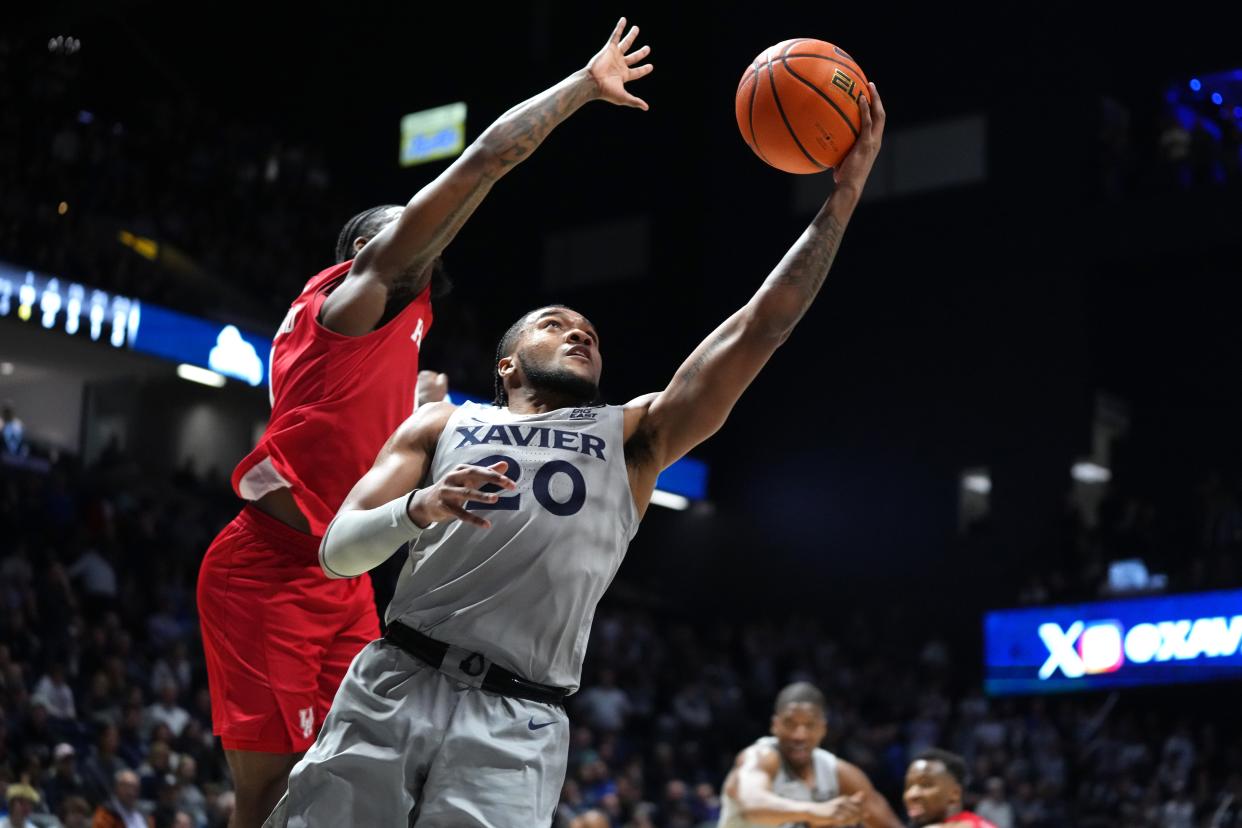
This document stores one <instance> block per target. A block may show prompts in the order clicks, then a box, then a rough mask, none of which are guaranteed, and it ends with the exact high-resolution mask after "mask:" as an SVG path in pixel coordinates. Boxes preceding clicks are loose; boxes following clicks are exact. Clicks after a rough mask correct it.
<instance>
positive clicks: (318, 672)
mask: <svg viewBox="0 0 1242 828" xmlns="http://www.w3.org/2000/svg"><path fill="white" fill-rule="evenodd" d="M198 614H199V623H200V625H201V626H202V632H203V651H204V655H205V656H206V660H207V679H208V683H209V685H210V687H211V716H212V724H213V730H214V731H215V733H216V734H217V735H218V736H219V737H220V740H221V742H223V744H224V749H225V750H252V751H262V752H265V753H300V752H302V751H304V750H306V749H307V748H309V747H310V746H311V744H312V743H314V741H315V735H316V734H317V733H318V732H319V727H320V725H322V724H323V720H324V717H325V716H326V715H327V713H328V708H330V707H331V706H332V697H333V696H334V695H336V688H337V686H338V685H339V684H340V683H341V679H342V677H344V675H345V671H346V670H347V669H348V668H349V664H350V662H351V661H353V658H354V656H355V655H357V654H358V651H359V650H361V649H362V648H363V647H364V646H365V645H366V644H368V643H369V642H371V641H374V640H375V639H377V638H379V634H380V631H379V618H378V616H377V614H376V610H375V595H374V593H373V592H372V590H371V579H370V577H369V576H366V575H364V576H362V577H361V578H352V579H348V580H331V579H329V578H328V577H327V576H326V575H324V574H323V570H321V569H320V568H319V538H317V537H315V536H313V535H307V534H305V533H303V532H299V531H298V530H296V529H294V528H292V527H290V526H286V525H285V524H283V523H281V522H280V521H278V520H276V519H275V518H273V517H271V516H269V515H266V514H264V513H263V512H260V511H259V510H258V509H256V508H254V507H253V506H246V507H245V508H244V509H242V511H241V514H239V515H238V516H237V517H236V518H234V519H233V521H232V522H231V523H229V525H228V526H225V527H224V529H222V530H221V532H220V534H219V535H217V536H216V539H215V540H214V541H212V543H211V546H210V547H208V549H207V554H206V555H205V556H204V557H203V563H202V566H201V568H200V569H199V573H198Z"/></svg>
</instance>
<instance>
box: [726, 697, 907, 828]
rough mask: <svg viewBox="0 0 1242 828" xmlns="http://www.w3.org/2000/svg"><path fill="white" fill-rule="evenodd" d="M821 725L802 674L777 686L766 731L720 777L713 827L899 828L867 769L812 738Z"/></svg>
mask: <svg viewBox="0 0 1242 828" xmlns="http://www.w3.org/2000/svg"><path fill="white" fill-rule="evenodd" d="M827 733H828V721H827V717H826V716H825V704H824V696H823V694H822V693H820V692H819V690H817V689H816V688H815V687H814V686H812V685H810V684H807V683H806V682H804V681H802V682H797V683H795V684H791V685H789V686H788V687H786V688H785V689H784V690H782V691H781V692H780V694H779V695H778V696H777V697H776V708H775V710H773V712H772V735H771V736H765V737H763V738H762V739H759V740H758V741H756V742H755V743H754V744H753V745H751V746H750V747H748V748H746V749H745V750H743V751H742V752H741V753H739V754H738V755H737V762H735V763H734V765H733V770H731V771H729V775H728V776H727V777H726V778H725V784H724V797H723V801H722V803H721V809H720V823H719V828H753V826H759V825H780V826H785V828H794V826H801V825H810V826H816V825H865V826H866V828H901V821H900V820H898V819H897V815H896V814H895V813H894V812H893V809H892V808H891V807H889V804H888V803H887V802H885V801H884V797H882V796H880V795H879V794H878V793H877V792H876V790H875V788H873V787H872V785H871V780H870V779H868V778H867V775H866V774H865V773H863V772H862V771H861V770H860V769H859V768H857V767H856V766H854V765H851V764H850V763H849V762H846V761H845V760H844V759H838V758H837V757H836V756H834V755H833V754H831V753H829V752H828V751H826V750H824V749H823V748H821V747H820V746H819V744H820V742H822V741H823V740H824V736H825V735H827Z"/></svg>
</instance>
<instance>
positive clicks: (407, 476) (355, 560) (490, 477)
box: [319, 402, 515, 578]
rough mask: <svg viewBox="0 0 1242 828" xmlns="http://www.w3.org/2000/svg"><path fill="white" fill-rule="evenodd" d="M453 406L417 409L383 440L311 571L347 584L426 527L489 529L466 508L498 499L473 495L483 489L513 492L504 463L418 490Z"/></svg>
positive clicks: (469, 469)
mask: <svg viewBox="0 0 1242 828" xmlns="http://www.w3.org/2000/svg"><path fill="white" fill-rule="evenodd" d="M453 408H454V406H453V405H452V403H448V402H436V403H431V404H429V405H426V406H422V407H420V408H419V409H418V410H417V411H415V412H414V414H412V415H411V416H410V417H409V419H407V420H406V421H405V422H404V423H402V424H401V426H400V427H399V428H398V429H397V430H396V431H395V432H393V435H392V436H391V437H389V438H388V442H387V443H385V444H384V447H383V448H382V449H380V453H379V456H378V457H376V458H375V465H373V466H372V467H371V470H370V471H368V472H367V473H366V474H365V475H363V477H362V479H361V480H359V481H358V482H357V483H356V484H355V485H354V488H353V489H352V490H350V492H349V496H348V497H346V498H345V502H344V503H342V504H341V508H340V510H339V511H338V512H337V513H336V517H335V518H334V519H333V520H332V523H330V524H328V529H327V531H325V532H324V535H323V541H322V542H321V543H320V544H319V565H320V567H321V568H322V569H323V571H324V574H326V575H327V576H328V577H329V578H355V577H357V576H359V575H361V574H362V573H364V572H367V571H369V570H371V569H374V568H375V567H377V566H379V565H380V564H381V563H383V562H384V561H386V560H388V558H389V556H391V555H392V553H393V552H395V551H397V549H398V548H399V547H400V546H401V545H402V544H404V543H406V542H408V541H410V540H413V539H414V538H416V537H418V535H419V533H421V532H422V530H423V529H426V528H427V527H428V526H430V525H431V524H432V523H436V522H438V521H446V520H464V521H466V522H468V523H473V524H475V525H476V526H482V527H483V528H487V527H488V526H490V524H489V523H488V522H487V521H486V520H483V519H482V518H480V517H478V516H477V515H475V514H473V513H471V512H469V511H467V510H466V504H467V503H468V502H470V501H477V502H480V503H495V502H496V500H497V498H498V495H497V494H494V493H485V492H482V491H480V490H481V489H482V488H483V487H484V486H486V485H488V484H494V485H497V486H499V487H501V488H503V489H513V488H514V487H515V484H514V483H513V481H512V480H510V479H509V478H507V477H505V475H504V473H505V471H506V469H507V466H506V464H504V463H497V464H495V465H493V466H488V467H486V468H484V467H482V466H467V465H464V464H463V465H459V466H457V467H456V468H455V469H453V470H452V471H451V472H449V473H448V474H446V475H444V477H443V478H441V479H440V480H438V481H436V482H435V483H433V484H431V485H429V486H426V487H424V488H422V489H416V487H417V486H418V485H419V484H420V483H422V482H423V481H424V478H426V476H427V472H428V470H429V469H430V468H431V461H432V459H433V458H434V457H435V450H436V441H438V440H439V439H440V433H441V432H442V431H443V430H444V426H445V424H446V423H447V422H448V418H449V416H450V415H451V414H452V413H453Z"/></svg>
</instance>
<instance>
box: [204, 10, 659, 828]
mask: <svg viewBox="0 0 1242 828" xmlns="http://www.w3.org/2000/svg"><path fill="white" fill-rule="evenodd" d="M637 33H638V30H637V28H633V29H631V30H630V31H629V32H628V33H626V32H625V21H624V20H622V21H621V22H619V23H618V24H617V26H616V29H615V30H614V32H613V33H612V36H611V37H609V38H608V41H607V43H606V44H605V45H604V47H603V48H602V49H601V50H600V51H599V52H598V53H597V54H596V55H595V56H594V57H593V58H591V60H590V62H589V63H588V64H587V65H586V67H585V68H583V69H581V70H580V71H578V72H575V73H574V74H573V75H571V76H569V77H568V78H566V79H565V80H563V81H561V82H560V83H558V84H557V85H556V86H554V87H552V88H550V89H548V90H546V91H545V92H542V93H540V94H539V95H536V96H535V97H533V98H531V99H530V100H528V101H526V102H525V103H522V104H519V105H518V106H516V107H514V108H513V109H511V110H509V111H508V112H506V113H505V114H504V115H502V116H501V117H500V118H499V119H498V120H497V121H496V122H495V123H493V124H492V125H491V126H490V127H488V129H487V130H485V131H484V132H483V134H482V135H480V136H479V138H478V139H477V140H476V141H475V142H474V143H473V144H472V145H471V146H470V147H468V148H467V149H466V151H465V152H464V153H463V154H462V155H461V157H460V158H458V159H457V160H456V161H455V162H453V164H452V165H451V166H450V167H449V168H448V169H447V170H445V171H444V172H443V173H441V174H440V175H439V176H438V177H437V178H436V179H435V180H434V181H433V182H431V183H430V184H428V185H427V186H426V187H424V188H423V189H422V190H420V191H419V192H418V194H417V195H415V196H414V197H413V199H411V200H410V202H409V203H408V204H407V205H406V206H405V207H404V208H402V207H397V206H392V207H377V208H374V209H372V210H368V211H366V212H364V213H361V214H359V215H358V216H356V217H354V218H353V219H352V220H351V221H350V222H349V223H348V224H347V225H346V226H345V228H344V229H343V230H342V232H341V235H340V238H339V240H338V243H337V251H336V257H337V261H338V262H339V263H338V264H337V265H335V266H334V267H331V268H328V269H327V270H325V271H323V272H322V273H320V274H319V275H317V276H315V277H314V278H313V279H311V280H310V281H309V282H308V283H307V285H306V287H305V289H304V290H303V291H302V294H301V295H300V296H299V297H298V298H297V300H296V301H295V302H294V304H293V306H292V307H291V308H290V309H289V313H288V315H287V316H286V317H285V321H284V324H282V325H281V328H280V330H279V331H278V333H277V335H276V338H275V344H274V346H273V352H272V360H271V363H272V368H271V372H272V376H271V396H272V415H271V419H270V422H269V423H268V427H267V430H266V431H265V432H264V434H263V437H262V438H261V439H260V441H259V445H258V446H257V447H256V448H255V450H254V451H253V452H252V453H251V454H250V455H249V456H247V457H246V458H245V459H244V460H242V462H241V463H240V464H239V465H238V467H237V469H236V470H235V471H234V473H233V486H234V488H235V490H236V491H237V494H238V495H239V496H240V497H242V498H243V499H244V500H246V501H247V505H246V506H245V507H244V508H243V509H242V512H241V514H240V515H238V517H237V518H236V519H234V520H233V521H232V522H231V523H230V524H229V525H228V526H226V527H225V528H224V529H223V530H222V531H221V533H220V535H219V536H218V537H217V538H216V539H215V540H214V541H213V542H212V544H211V547H210V548H209V549H208V551H207V554H206V556H205V558H204V560H203V563H202V568H201V570H200V573H199V582H198V607H199V614H200V618H201V624H202V632H203V649H204V651H205V655H206V659H207V672H208V678H209V683H210V687H211V695H212V717H213V724H214V730H215V732H216V733H217V734H219V736H220V737H221V741H222V742H223V745H224V749H225V754H226V756H227V758H228V763H229V767H230V769H231V770H232V774H233V780H234V785H235V786H236V793H237V807H236V812H235V814H234V817H233V820H232V822H231V824H232V825H233V826H235V827H237V826H240V827H241V828H254V826H258V825H259V824H260V823H262V821H263V820H264V818H265V817H266V816H267V815H268V814H269V813H270V812H271V810H272V807H273V806H274V805H275V804H276V800H277V799H278V798H279V796H280V794H281V793H282V792H283V791H284V789H285V785H286V779H287V777H288V773H289V769H290V768H292V767H293V764H294V762H296V761H297V759H298V757H299V756H300V755H301V754H302V752H303V751H305V750H306V748H307V747H309V746H310V744H311V743H312V742H313V741H314V738H315V734H316V732H318V729H319V726H320V725H321V724H322V722H323V717H324V715H325V714H326V713H327V711H328V707H329V705H330V704H331V702H332V697H333V695H334V694H335V693H336V688H337V685H338V684H339V683H340V680H341V677H342V676H343V675H344V673H345V670H346V668H347V667H348V666H349V663H350V661H351V660H352V659H353V657H354V656H355V655H356V654H357V652H358V651H359V650H360V649H361V648H362V647H363V646H364V645H365V644H366V643H367V642H369V641H373V640H374V639H376V638H378V637H379V624H378V619H377V617H376V613H375V603H374V596H373V592H372V588H371V583H370V579H368V578H352V579H347V580H329V579H328V578H325V577H324V575H323V572H322V571H321V570H320V568H319V563H318V558H317V552H318V548H319V542H320V538H321V537H322V535H323V533H324V530H325V528H326V527H327V525H328V523H329V521H331V520H332V517H333V515H335V514H336V510H337V508H338V507H339V506H340V505H341V502H342V501H343V500H344V499H345V495H346V494H347V493H348V492H349V490H350V487H351V486H353V485H354V484H355V483H356V482H357V481H358V478H360V477H361V476H362V475H363V474H364V473H365V472H366V470H367V469H368V468H369V467H370V465H371V463H372V462H373V461H374V460H375V456H376V454H377V452H378V451H379V450H380V448H381V447H382V446H383V445H384V441H385V440H386V439H387V438H388V436H389V435H390V434H391V433H392V431H393V429H395V428H396V427H397V426H398V425H400V424H401V422H402V421H403V420H404V419H405V418H406V417H408V416H409V415H410V412H411V410H412V409H413V408H414V400H415V382H416V377H418V374H419V372H418V354H419V348H420V346H421V344H422V339H423V337H424V336H426V334H427V332H428V330H429V329H430V327H431V320H432V314H431V292H432V290H433V287H434V285H435V283H436V282H437V281H438V280H439V279H440V278H441V277H440V271H439V262H440V253H441V251H442V250H443V249H444V248H445V247H446V246H447V245H448V244H449V243H450V242H451V241H452V240H453V237H454V236H456V234H457V232H458V230H460V229H461V227H462V225H463V224H464V223H465V221H466V220H467V218H469V217H470V215H471V214H472V213H473V212H474V210H475V208H477V207H478V205H479V203H480V202H481V201H482V200H483V198H484V196H486V195H487V193H488V191H489V190H490V189H491V188H492V186H493V185H494V184H495V183H496V181H497V180H499V179H500V178H501V177H502V176H503V175H504V174H505V173H507V172H508V171H509V170H511V169H512V168H513V167H514V166H515V165H516V164H518V163H520V162H521V161H522V160H524V159H525V158H526V157H527V156H529V155H530V154H531V152H533V151H534V150H535V148H536V147H538V146H539V144H540V143H541V142H542V141H543V140H544V138H546V137H547V135H548V133H549V132H551V131H552V129H553V128H554V127H555V126H556V125H557V124H559V123H560V122H561V121H563V120H565V118H567V117H569V115H571V114H572V113H574V112H575V111H577V110H578V109H579V108H580V107H581V106H583V105H584V104H586V103H587V102H589V101H592V100H603V101H607V102H609V103H613V104H619V105H623V106H632V107H637V108H640V109H646V108H647V105H646V104H645V103H644V102H643V101H642V100H640V99H639V98H636V97H634V96H633V95H632V94H630V93H629V92H628V91H627V89H626V83H628V82H629V81H632V80H635V79H637V78H641V77H642V76H644V75H646V74H647V73H648V72H650V71H651V66H650V65H647V66H638V65H637V64H639V63H640V62H641V61H642V59H643V58H644V57H646V55H647V54H648V52H649V49H648V48H647V47H643V48H641V49H638V50H635V51H632V52H631V51H630V50H631V48H632V46H633V45H634V40H635V38H636V37H637ZM428 385H429V386H432V387H433V390H432V396H433V397H434V396H436V395H438V397H439V398H441V399H442V398H443V396H444V387H443V385H444V379H443V377H442V376H439V377H437V376H435V375H432V376H430V377H428V378H426V379H425V387H424V391H426V390H427V389H426V386H428ZM390 551H391V550H390ZM359 574H361V573H359Z"/></svg>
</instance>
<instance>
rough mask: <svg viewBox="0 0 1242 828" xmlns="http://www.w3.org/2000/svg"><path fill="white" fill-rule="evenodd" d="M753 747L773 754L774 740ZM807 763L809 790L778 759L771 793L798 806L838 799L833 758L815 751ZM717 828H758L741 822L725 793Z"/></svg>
mask: <svg viewBox="0 0 1242 828" xmlns="http://www.w3.org/2000/svg"><path fill="white" fill-rule="evenodd" d="M755 744H756V745H759V746H763V747H770V748H772V749H773V750H776V749H777V748H776V737H775V736H764V737H763V738H761V739H759V740H757V741H756V742H755ZM811 761H812V764H813V765H814V766H815V784H814V786H813V787H812V786H811V785H808V784H806V782H805V781H803V780H802V779H801V778H800V777H798V776H795V775H794V774H793V773H791V772H790V770H789V768H788V767H787V766H786V765H785V762H784V760H783V759H782V760H781V769H780V770H779V771H777V772H776V778H775V779H773V780H772V793H774V794H776V795H777V796H780V797H784V798H785V799H793V800H796V801H798V802H827V801H828V800H830V799H836V798H837V797H838V796H840V795H841V785H840V783H839V782H838V781H837V757H836V756H835V755H833V754H832V753H829V752H828V751H826V750H824V749H823V748H815V750H814V752H813V753H812V754H811ZM803 824H805V823H799V822H787V823H784V824H783V825H781V826H780V828H795V826H798V825H803ZM717 828H758V826H757V825H756V824H755V823H753V822H747V821H746V820H745V819H743V818H742V806H741V805H739V804H738V802H737V800H736V799H734V798H733V797H731V796H729V795H728V794H727V793H726V794H725V795H724V797H723V801H722V802H721V807H720V822H719V823H718V824H717Z"/></svg>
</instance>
